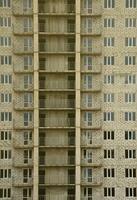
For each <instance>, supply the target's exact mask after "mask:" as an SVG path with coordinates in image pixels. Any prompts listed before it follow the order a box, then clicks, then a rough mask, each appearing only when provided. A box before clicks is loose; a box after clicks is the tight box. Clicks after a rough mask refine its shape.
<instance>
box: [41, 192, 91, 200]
mask: <svg viewBox="0 0 137 200" xmlns="http://www.w3.org/2000/svg"><path fill="white" fill-rule="evenodd" d="M53 199H55V200H75V195H62V194H59V193H57V194H56V195H55V194H47V195H39V200H53ZM83 200H85V199H83ZM87 200H88V199H87Z"/></svg>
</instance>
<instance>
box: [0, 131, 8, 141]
mask: <svg viewBox="0 0 137 200" xmlns="http://www.w3.org/2000/svg"><path fill="white" fill-rule="evenodd" d="M0 140H3V141H4V140H5V141H7V140H11V131H0Z"/></svg>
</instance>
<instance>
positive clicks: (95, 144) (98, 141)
mask: <svg viewBox="0 0 137 200" xmlns="http://www.w3.org/2000/svg"><path fill="white" fill-rule="evenodd" d="M81 146H88V147H92V148H99V147H101V146H102V137H101V135H100V136H94V137H92V141H91V140H90V141H89V139H88V138H85V137H82V138H81Z"/></svg>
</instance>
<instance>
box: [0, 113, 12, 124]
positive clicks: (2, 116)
mask: <svg viewBox="0 0 137 200" xmlns="http://www.w3.org/2000/svg"><path fill="white" fill-rule="evenodd" d="M0 121H1V122H10V121H12V113H11V112H1V113H0Z"/></svg>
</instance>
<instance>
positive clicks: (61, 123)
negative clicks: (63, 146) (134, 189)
mask: <svg viewBox="0 0 137 200" xmlns="http://www.w3.org/2000/svg"><path fill="white" fill-rule="evenodd" d="M39 126H40V128H68V127H73V128H74V127H75V118H68V119H67V118H40V123H39Z"/></svg>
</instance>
